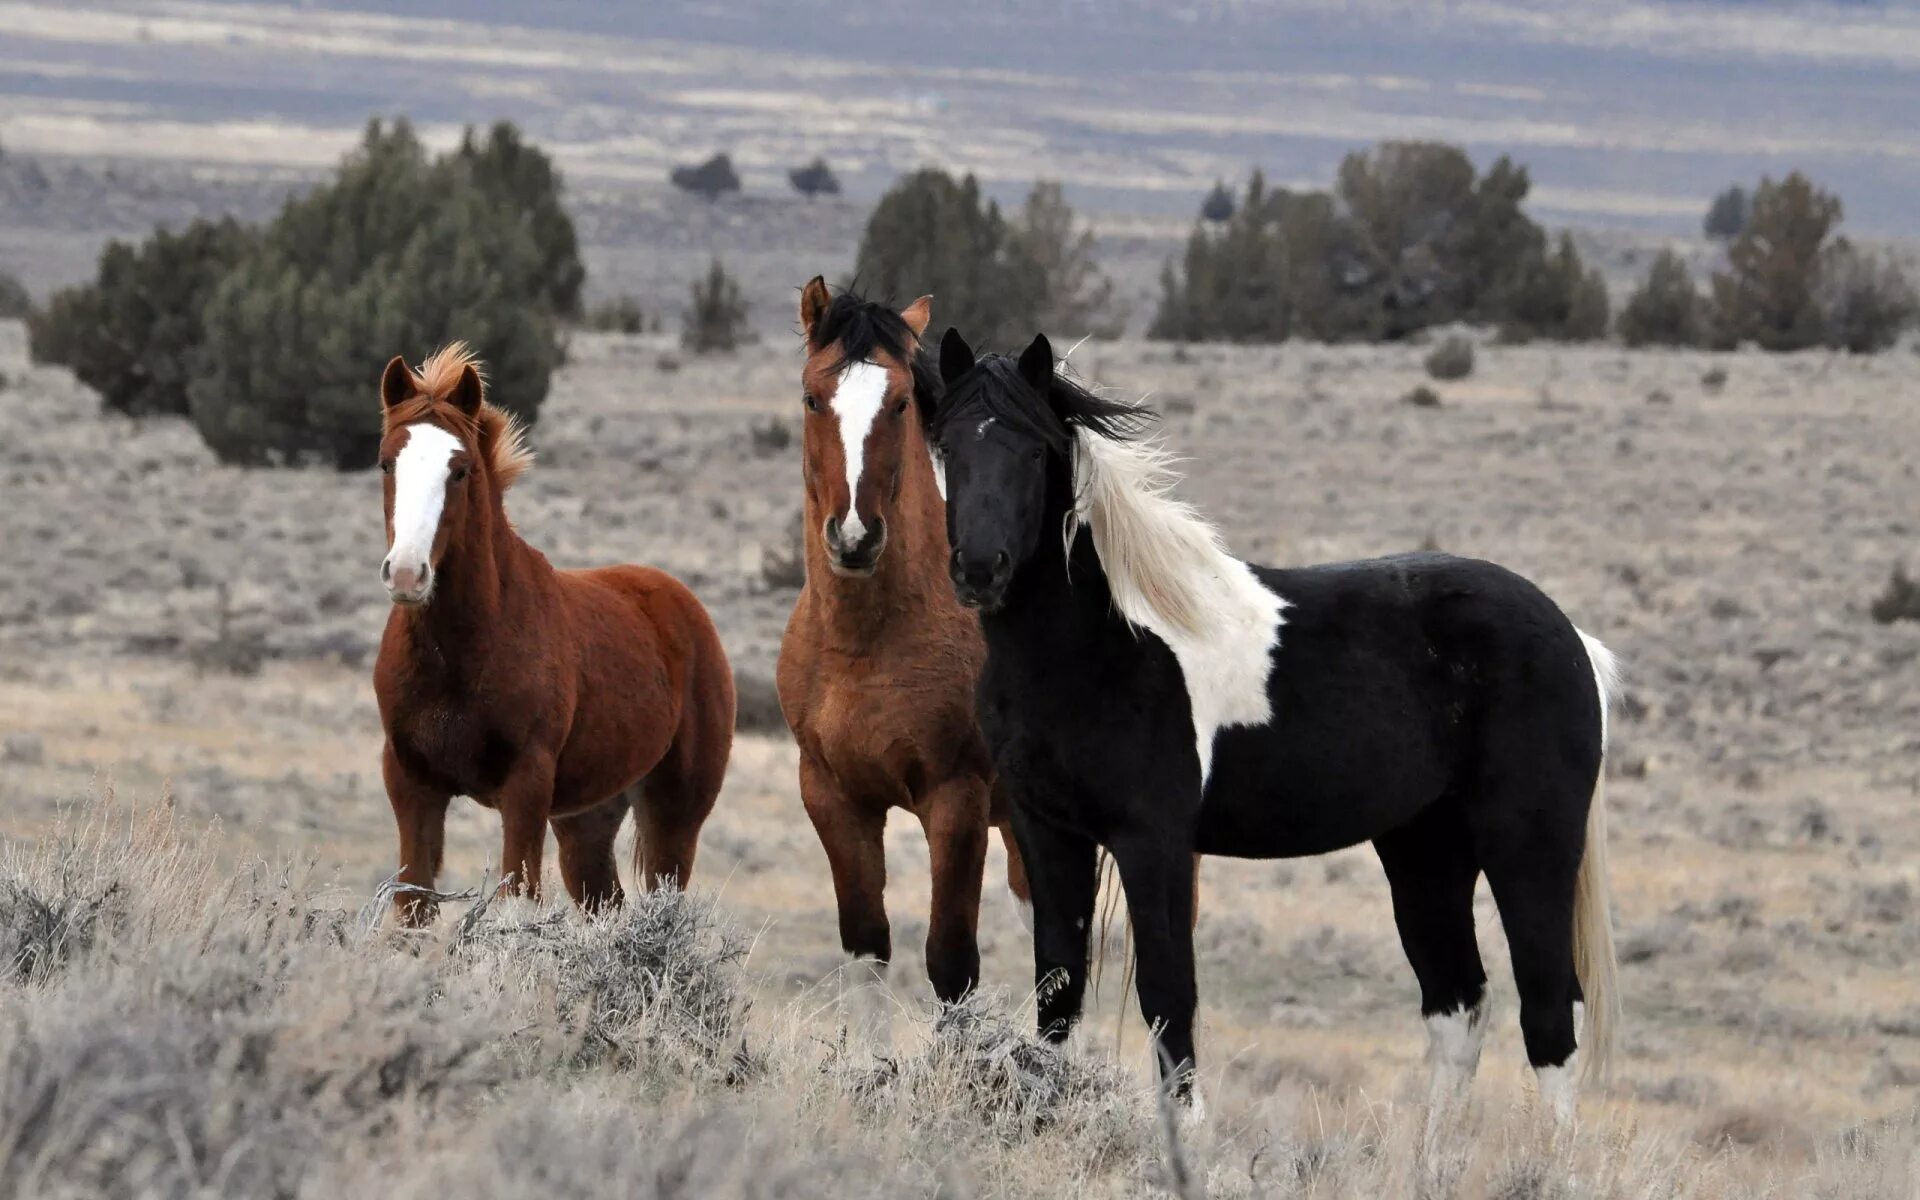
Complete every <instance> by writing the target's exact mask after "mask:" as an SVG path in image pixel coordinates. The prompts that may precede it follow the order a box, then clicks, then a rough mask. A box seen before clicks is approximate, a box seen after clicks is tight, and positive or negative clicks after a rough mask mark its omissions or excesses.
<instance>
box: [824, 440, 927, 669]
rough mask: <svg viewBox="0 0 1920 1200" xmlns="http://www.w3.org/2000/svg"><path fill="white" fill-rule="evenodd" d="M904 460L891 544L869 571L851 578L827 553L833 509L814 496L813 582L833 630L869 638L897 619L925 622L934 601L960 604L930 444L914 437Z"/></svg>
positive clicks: (849, 637)
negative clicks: (838, 571) (825, 531)
mask: <svg viewBox="0 0 1920 1200" xmlns="http://www.w3.org/2000/svg"><path fill="white" fill-rule="evenodd" d="M905 453H906V460H905V461H904V462H903V463H902V464H901V468H900V472H901V474H900V496H899V499H898V500H897V501H896V502H895V504H894V506H893V518H894V519H893V520H890V521H888V522H887V545H886V548H885V549H884V550H883V551H882V552H881V555H880V559H879V561H878V562H877V563H875V564H874V572H873V574H872V575H871V576H869V577H867V578H865V579H843V578H841V577H840V576H838V575H835V574H834V573H833V567H832V566H831V565H830V564H829V563H828V561H827V548H826V543H825V542H824V541H823V540H822V538H821V536H820V527H821V525H822V524H823V523H824V522H825V520H826V514H825V513H823V512H821V511H818V508H817V506H816V505H815V504H814V503H813V501H812V500H811V498H809V500H808V502H807V528H806V530H805V531H804V533H805V537H804V540H805V543H806V565H807V590H808V592H809V593H810V594H811V596H812V603H813V605H814V610H815V612H816V613H817V614H818V618H817V619H818V620H819V622H820V624H821V626H822V628H823V629H824V630H825V632H826V633H827V635H828V636H829V637H832V638H835V639H840V640H845V641H848V642H851V643H852V644H854V645H865V644H867V643H869V642H870V641H871V640H872V638H873V637H874V635H876V634H878V633H879V632H880V631H882V630H883V629H885V628H887V627H888V626H889V625H890V624H892V623H893V622H906V623H917V622H921V621H923V620H924V619H925V612H926V609H927V608H928V607H929V606H933V605H945V606H948V607H954V608H957V607H958V606H959V602H958V601H957V600H955V599H954V596H953V583H952V581H951V580H950V579H949V578H948V576H947V553H948V551H947V514H946V505H945V504H944V503H943V502H942V501H941V499H940V492H939V489H938V487H937V486H936V485H935V483H934V477H933V463H932V461H931V460H930V459H928V457H927V452H926V450H925V448H924V447H921V446H918V445H914V444H911V443H910V444H909V445H908V447H907V448H906V451H905Z"/></svg>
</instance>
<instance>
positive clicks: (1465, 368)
mask: <svg viewBox="0 0 1920 1200" xmlns="http://www.w3.org/2000/svg"><path fill="white" fill-rule="evenodd" d="M1426 365H1427V374H1429V375H1431V376H1433V377H1434V378H1435V379H1465V378H1466V377H1467V376H1469V375H1471V374H1473V343H1472V342H1470V341H1468V340H1467V339H1466V338H1463V337H1461V336H1460V335H1459V334H1457V333H1456V334H1451V335H1449V336H1447V337H1445V338H1442V339H1441V341H1440V344H1439V345H1437V346H1435V347H1434V348H1433V349H1432V350H1431V351H1429V352H1428V354H1427V364H1426Z"/></svg>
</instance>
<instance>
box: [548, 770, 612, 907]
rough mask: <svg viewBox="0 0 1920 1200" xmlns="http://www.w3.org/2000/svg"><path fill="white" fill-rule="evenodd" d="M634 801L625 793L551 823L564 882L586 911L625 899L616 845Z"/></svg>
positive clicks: (556, 818) (571, 894)
mask: <svg viewBox="0 0 1920 1200" xmlns="http://www.w3.org/2000/svg"><path fill="white" fill-rule="evenodd" d="M632 800H633V798H632V796H631V795H630V794H629V793H627V792H622V793H620V794H619V795H617V796H614V797H613V798H611V799H609V800H605V801H603V802H601V803H599V804H596V805H594V806H593V807H592V808H588V809H586V810H584V811H581V812H576V813H569V814H567V815H566V816H562V817H555V818H553V820H552V821H551V822H549V824H551V825H552V827H553V837H554V841H555V842H557V843H558V844H559V847H560V879H561V881H562V882H563V883H565V884H566V885H567V894H568V895H570V896H572V897H573V902H574V903H575V904H578V905H579V906H580V907H581V909H582V910H584V911H586V912H589V913H593V912H601V911H604V910H607V909H612V908H617V907H619V906H620V904H621V902H622V901H623V900H624V899H625V894H624V893H623V892H622V891H621V888H620V871H619V868H618V867H616V866H615V865H614V852H613V844H614V841H615V839H617V838H618V837H619V836H620V822H621V821H623V820H625V819H626V815H627V809H628V808H629V807H631V805H632Z"/></svg>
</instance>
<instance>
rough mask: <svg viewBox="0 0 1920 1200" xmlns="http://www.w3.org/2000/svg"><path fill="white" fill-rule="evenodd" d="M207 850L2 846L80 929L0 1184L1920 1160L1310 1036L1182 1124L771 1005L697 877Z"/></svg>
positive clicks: (1850, 1194) (313, 1184)
mask: <svg viewBox="0 0 1920 1200" xmlns="http://www.w3.org/2000/svg"><path fill="white" fill-rule="evenodd" d="M214 848H215V847H214V844H213V843H212V842H211V841H210V839H208V838H206V837H204V836H199V835H197V834H196V835H195V836H183V835H182V833H181V831H179V830H177V829H176V828H175V827H174V826H173V823H172V814H171V811H170V810H169V809H167V808H165V807H157V808H153V809H149V810H135V811H132V812H129V811H128V810H126V809H124V808H121V807H118V806H115V805H112V804H103V805H100V806H97V807H95V808H92V809H89V810H86V811H83V812H82V813H80V814H78V815H77V816H76V817H74V818H72V819H70V821H69V823H68V824H67V825H66V826H63V828H62V829H61V831H59V832H58V834H56V835H55V836H52V837H49V838H48V839H46V840H45V841H44V842H43V843H41V844H40V845H39V846H37V847H32V848H29V847H23V846H19V845H14V846H10V847H8V848H7V849H6V850H5V851H4V852H0V891H3V892H4V894H5V895H7V896H10V897H17V896H22V895H24V896H28V897H31V898H32V904H33V906H34V911H35V912H38V911H39V910H41V909H44V910H46V911H47V912H49V913H54V914H56V916H55V917H54V918H53V919H52V920H51V921H42V922H41V923H40V924H38V925H35V924H33V923H32V922H28V923H27V924H28V926H29V927H30V928H33V929H38V930H42V931H45V930H49V929H51V930H54V931H55V933H54V934H53V935H52V936H44V935H43V934H36V935H34V936H36V937H39V938H40V940H39V941H37V942H35V943H34V944H35V946H36V947H47V946H56V945H57V946H59V947H60V949H59V950H58V951H57V952H56V951H54V950H49V949H36V950H35V952H34V953H35V955H36V958H35V964H36V965H35V967H34V969H33V970H31V971H29V972H25V973H19V972H16V973H15V974H12V975H7V976H0V1013H4V1014H6V1017H5V1019H4V1020H0V1196H7V1197H9V1198H13V1197H18V1198H20V1200H37V1198H49V1197H51V1198H58V1200H68V1198H74V1200H77V1198H78V1197H82V1196H85V1197H106V1198H108V1200H118V1198H120V1197H125V1198H127V1200H133V1198H135V1197H138V1198H140V1200H150V1198H155V1197H158V1198H163V1200H173V1198H176V1197H177V1198H180V1200H189V1198H191V1200H201V1198H204V1197H211V1196H225V1195H239V1196H264V1197H286V1198H296V1197H306V1196H314V1197H319V1196H362V1195H390V1196H395V1197H403V1198H404V1197H422V1198H426V1197H435V1198H437V1197H443V1196H459V1197H462V1200H487V1198H490V1197H503V1198H504V1197H519V1196H527V1195H556V1196H558V1195H567V1196H581V1197H586V1198H588V1200H592V1198H594V1197H601V1196H605V1197H613V1196H621V1197H628V1196H633V1197H641V1198H643V1200H651V1198H654V1197H663V1198H664V1197H695V1196H698V1197H718V1198H720V1200H731V1198H748V1197H755V1198H758V1197H815V1196H818V1197H835V1198H840V1197H846V1198H849V1200H858V1198H862V1197H895V1196H902V1195H921V1196H927V1195H947V1196H984V1195H1005V1196H1012V1197H1052V1196H1060V1195H1075V1196H1095V1195H1100V1196H1146V1195H1164V1194H1166V1193H1167V1192H1168V1191H1173V1192H1174V1193H1175V1194H1178V1195H1191V1196H1198V1195H1217V1196H1295V1195H1299V1196H1316V1197H1354V1198H1360V1197H1368V1198H1371V1197H1381V1196H1431V1197H1461V1198H1467V1197H1496V1196H1497V1197H1511V1198H1519V1197H1561V1196H1568V1197H1571V1196H1580V1197H1594V1198H1599V1200H1626V1198H1628V1197H1647V1196H1661V1197H1673V1198H1676V1200H1681V1198H1686V1200H1746V1198H1748V1197H1754V1198H1757V1197H1761V1196H1782V1195H1807V1196H1817V1197H1822V1198H1828V1197H1831V1198H1834V1200H1838V1198H1840V1197H1847V1198H1848V1200H1853V1198H1855V1197H1862V1198H1870V1200H1880V1198H1883V1197H1884V1198H1887V1200H1892V1198H1895V1197H1907V1196H1910V1195H1912V1194H1913V1187H1914V1184H1915V1182H1916V1181H1917V1180H1920V1159H1916V1157H1915V1154H1916V1149H1917V1148H1920V1139H1916V1136H1915V1125H1914V1119H1913V1118H1901V1119H1899V1120H1894V1121H1886V1122H1882V1123H1879V1124H1874V1125H1866V1126H1861V1127H1858V1128H1855V1129H1851V1130H1848V1131H1846V1132H1845V1133H1843V1134H1841V1135H1839V1136H1837V1137H1829V1138H1816V1137H1815V1136H1814V1135H1813V1134H1812V1133H1811V1132H1810V1131H1809V1130H1808V1129H1807V1128H1806V1127H1805V1126H1804V1125H1801V1124H1797V1123H1795V1122H1793V1121H1791V1120H1787V1119H1785V1118H1779V1119H1778V1120H1776V1121H1773V1122H1771V1123H1770V1122H1769V1121H1768V1120H1766V1119H1764V1118H1765V1114H1764V1113H1763V1114H1762V1115H1761V1119H1757V1120H1756V1119H1754V1118H1751V1117H1750V1116H1749V1115H1747V1114H1745V1113H1743V1112H1740V1111H1736V1110H1722V1111H1721V1112H1720V1113H1719V1114H1718V1115H1717V1116H1716V1117H1715V1118H1713V1119H1708V1120H1704V1121H1703V1119H1702V1117H1701V1116H1700V1115H1699V1114H1698V1113H1693V1114H1689V1113H1687V1112H1685V1111H1684V1110H1674V1109H1668V1110H1666V1111H1667V1112H1669V1113H1671V1115H1672V1118H1673V1119H1671V1120H1667V1119H1663V1120H1662V1121H1660V1122H1659V1123H1657V1125H1655V1126H1646V1125H1637V1124H1635V1123H1634V1117H1633V1115H1632V1113H1631V1110H1629V1111H1628V1112H1626V1113H1621V1112H1620V1111H1618V1110H1616V1109H1614V1108H1612V1107H1611V1106H1609V1105H1607V1104H1605V1103H1600V1102H1598V1098H1594V1100H1593V1101H1591V1102H1590V1105H1589V1107H1588V1108H1587V1109H1586V1110H1585V1113H1584V1118H1585V1119H1584V1121H1583V1124H1582V1125H1581V1127H1580V1128H1579V1129H1578V1130H1577V1131H1575V1132H1573V1133H1555V1132H1554V1131H1553V1130H1552V1129H1551V1128H1550V1127H1549V1126H1548V1125H1547V1123H1546V1122H1545V1121H1543V1120H1542V1119H1541V1117H1540V1114H1539V1113H1538V1111H1537V1109H1536V1108H1535V1107H1534V1106H1532V1105H1530V1104H1529V1105H1522V1106H1515V1107H1512V1108H1508V1107H1505V1106H1503V1104H1502V1101H1501V1100H1500V1099H1498V1098H1497V1097H1498V1095H1499V1093H1497V1092H1495V1093H1493V1094H1489V1088H1488V1086H1487V1080H1485V1079H1484V1078H1483V1080H1482V1085H1481V1088H1480V1094H1479V1099H1478V1101H1477V1103H1476V1105H1475V1106H1474V1107H1473V1108H1472V1109H1470V1110H1468V1111H1467V1112H1466V1113H1464V1114H1456V1115H1455V1116H1452V1117H1449V1118H1448V1121H1447V1122H1442V1123H1440V1124H1439V1125H1437V1126H1435V1127H1433V1128H1429V1127H1428V1125H1429V1123H1428V1121H1427V1119H1426V1113H1425V1111H1424V1109H1423V1108H1422V1107H1420V1106H1419V1105H1405V1104H1395V1103H1394V1102H1392V1101H1391V1100H1387V1101H1382V1100H1381V1099H1379V1098H1377V1097H1370V1096H1367V1095H1365V1094H1363V1093H1362V1092H1361V1091H1360V1090H1359V1089H1357V1088H1345V1089H1342V1088H1339V1087H1336V1088H1334V1089H1327V1088H1323V1087H1320V1086H1318V1085H1319V1083H1320V1082H1321V1081H1320V1080H1319V1079H1318V1078H1317V1077H1316V1074H1315V1072H1313V1071H1311V1070H1308V1069H1305V1068H1304V1067H1303V1068H1301V1069H1298V1070H1286V1071H1280V1072H1277V1073H1261V1072H1249V1071H1234V1070H1231V1069H1226V1070H1223V1072H1222V1073H1221V1074H1219V1075H1213V1076H1208V1077H1206V1078H1204V1079H1203V1080H1202V1090H1203V1092H1214V1091H1217V1092H1218V1093H1219V1094H1218V1095H1213V1094H1210V1095H1209V1099H1210V1100H1211V1101H1213V1102H1214V1103H1215V1105H1216V1106H1218V1107H1217V1111H1216V1114H1215V1115H1214V1116H1213V1117H1212V1118H1210V1119H1209V1121H1207V1122H1205V1123H1202V1124H1199V1125H1197V1126H1195V1125H1193V1124H1192V1123H1190V1122H1186V1121H1184V1120H1182V1119H1179V1118H1177V1117H1176V1116H1175V1115H1174V1114H1172V1113H1170V1112H1169V1113H1167V1114H1166V1116H1167V1119H1166V1122H1165V1127H1164V1128H1161V1127H1159V1126H1158V1125H1157V1122H1156V1112H1157V1111H1158V1110H1157V1109H1156V1106H1155V1104H1154V1101H1153V1099H1152V1097H1151V1093H1150V1090H1149V1089H1148V1088H1147V1087H1146V1086H1145V1085H1144V1084H1143V1083H1141V1082H1140V1077H1139V1076H1138V1075H1136V1074H1135V1073H1133V1072H1131V1071H1128V1070H1124V1069H1122V1068H1121V1067H1120V1066H1119V1065H1116V1064H1115V1063H1114V1062H1113V1061H1112V1060H1111V1059H1109V1058H1107V1057H1105V1056H1103V1055H1100V1054H1098V1053H1097V1052H1092V1051H1089V1050H1086V1049H1080V1050H1075V1049H1067V1050H1062V1049H1059V1048H1056V1047H1053V1046H1050V1045H1047V1044H1044V1043H1042V1042H1039V1041H1037V1040H1035V1039H1034V1038H1033V1037H1032V1035H1031V1034H1030V1033H1029V1032H1028V1031H1029V1030H1030V1029H1031V1028H1032V1020H1033V1015H1032V1013H1031V1011H1029V1010H1026V1009H1024V1008H1023V1009H1019V1010H1009V1009H1008V1008H1007V1006H1006V1005H1005V1004H1004V1003H1003V1001H1002V1000H1001V999H1000V998H999V997H997V996H994V995H984V996H975V997H974V998H972V999H970V1000H969V1001H967V1002H966V1003H964V1004H962V1005H959V1006H957V1007H954V1008H950V1009H943V1010H940V1011H938V1012H937V1013H936V1014H935V1015H933V1016H932V1017H931V1018H930V1019H928V1018H922V1017H916V1018H914V1019H913V1020H911V1021H909V1022H907V1024H909V1025H910V1027H911V1029H910V1033H909V1037H910V1039H911V1041H910V1047H909V1048H908V1049H907V1050H906V1051H904V1052H902V1053H899V1054H889V1053H888V1052H887V1051H885V1050H884V1049H883V1048H882V1046H881V1044H880V1041H879V1039H878V1038H877V1037H876V1036H875V1034H876V1032H877V1031H876V1030H875V1029H874V1028H873V1027H872V1026H871V1025H870V1024H862V1025H852V1026H846V1027H841V1026H840V1024H839V1022H838V1021H836V1020H834V1019H833V1018H831V1017H826V1018H824V1019H823V1010H824V1009H825V1008H826V1007H827V1006H824V1005H822V1004H821V997H820V996H819V995H818V994H814V993H807V994H803V995H801V996H799V997H797V998H795V999H793V1000H792V1001H790V1002H789V1003H788V1004H787V1005H785V1006H784V1007H775V1008H773V1009H772V1010H771V1011H768V1010H767V1009H766V1008H764V1007H763V1006H755V1007H753V1008H749V1005H748V1001H749V1000H750V999H751V998H752V996H753V994H754V992H753V988H754V986H755V985H753V984H752V982H751V981H750V977H749V976H747V975H746V974H745V973H744V972H743V970H742V956H743V955H744V953H745V947H744V945H743V943H742V942H741V940H740V938H739V936H738V934H737V933H735V932H734V931H732V930H731V929H730V928H729V927H728V926H727V925H726V923H725V921H724V920H722V919H721V918H720V917H719V915H718V914H716V912H715V911H714V909H713V907H712V905H711V904H710V903H709V902H708V901H707V900H705V899H704V898H702V897H699V896H685V895H680V894H677V893H671V892H668V893H659V894H653V895H643V896H634V897H630V898H629V904H628V906H627V908H626V909H625V910H623V911H622V912H620V913H617V914H614V915H611V916H608V917H606V918H604V919H594V920H589V919H586V918H583V917H581V916H580V915H579V914H577V913H576V912H574V911H573V910H572V908H571V907H570V906H567V905H566V904H565V902H564V901H561V902H559V903H557V904H555V905H553V906H552V907H549V908H546V909H535V908H532V907H531V906H528V905H526V904H525V903H524V902H514V903H511V904H506V905H500V906H495V905H492V904H491V903H489V902H488V901H485V900H482V901H477V902H475V903H473V904H472V905H471V906H470V907H469V908H468V909H467V910H466V912H465V913H464V914H463V915H461V916H459V917H458V918H454V919H449V920H447V921H444V922H442V924H441V925H440V926H439V927H438V928H436V929H434V930H429V931H425V932H418V933H406V934H403V933H400V932H399V931H392V930H388V929H386V928H384V927H383V926H382V925H381V924H380V923H378V922H373V921H362V920H359V919H357V918H356V916H355V913H354V905H353V904H352V903H351V898H349V897H344V896H340V895H338V894H337V893H330V892H328V891H326V890H325V889H323V888H320V887H318V886H316V885H315V884H314V882H313V878H312V873H311V872H310V871H306V870H302V869H299V868H292V867H281V868H269V867H267V866H265V865H254V866H252V867H249V868H247V869H245V870H242V871H240V872H238V873H236V874H232V875H228V876H217V875H215V874H214V873H213V872H212V871H211V870H210V869H209V866H208V863H209V862H210V861H211V859H210V857H209V856H210V855H211V854H212V853H213V850H214ZM103 896H110V897H111V899H110V900H101V899H100V898H101V897H103ZM448 903H450V904H452V903H457V901H453V900H449V902H448ZM88 914H92V915H90V916H89V915H88ZM83 930H84V933H82V932H81V931H83ZM836 1034H837V1036H836ZM749 1040H750V1041H751V1042H752V1044H753V1046H754V1048H755V1053H754V1054H752V1055H749V1054H747V1053H746V1049H745V1047H746V1043H747V1042H748V1041H749ZM1336 1093H1343V1094H1336ZM1223 1100H1224V1104H1223V1103H1221V1102H1222V1101H1223ZM1675 1100H1676V1103H1678V1102H1682V1098H1680V1097H1676V1098H1675ZM1684 1102H1686V1103H1688V1104H1689V1105H1690V1106H1691V1107H1698V1104H1699V1103H1711V1102H1712V1100H1711V1096H1709V1097H1707V1098H1706V1099H1705V1100H1703V1101H1700V1102H1698V1103H1696V1102H1694V1101H1684ZM1448 1122H1451V1123H1448Z"/></svg>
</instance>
